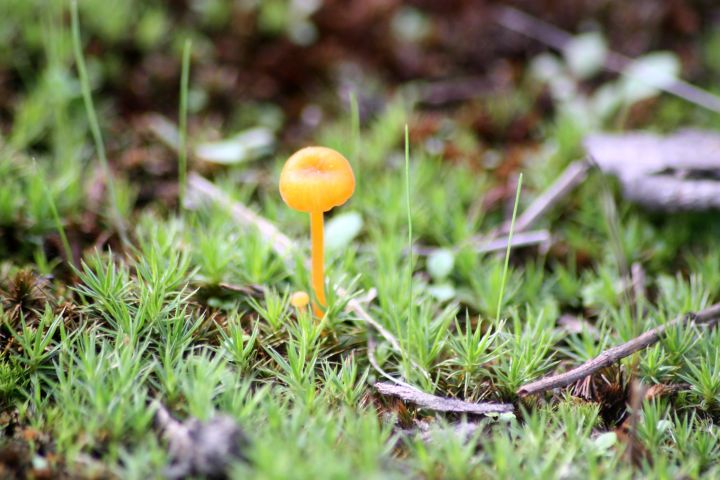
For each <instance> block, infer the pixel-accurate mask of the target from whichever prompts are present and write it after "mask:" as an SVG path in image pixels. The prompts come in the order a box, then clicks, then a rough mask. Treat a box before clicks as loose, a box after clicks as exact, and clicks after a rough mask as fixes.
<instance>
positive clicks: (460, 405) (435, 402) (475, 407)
mask: <svg viewBox="0 0 720 480" xmlns="http://www.w3.org/2000/svg"><path fill="white" fill-rule="evenodd" d="M375 388H377V390H378V392H380V393H381V394H382V395H388V396H392V397H397V398H400V399H401V400H403V401H405V402H410V403H414V404H415V405H417V406H419V407H421V408H426V409H428V410H434V411H437V412H454V413H472V414H475V415H487V414H488V413H506V412H512V411H513V410H514V408H515V407H513V405H512V404H511V403H470V402H465V401H463V400H458V399H456V398H443V397H438V396H437V395H430V394H429V393H425V392H422V391H420V390H418V389H417V388H414V387H411V386H409V385H394V384H392V383H384V382H378V383H376V384H375Z"/></svg>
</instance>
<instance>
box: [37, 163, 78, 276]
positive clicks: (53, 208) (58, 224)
mask: <svg viewBox="0 0 720 480" xmlns="http://www.w3.org/2000/svg"><path fill="white" fill-rule="evenodd" d="M33 170H35V171H36V172H37V171H38V168H37V164H36V162H35V159H33ZM46 184H47V182H46ZM44 190H45V198H46V200H47V202H48V206H49V207H50V214H51V215H52V217H53V222H54V223H55V228H56V229H57V232H58V235H60V242H61V243H62V246H63V250H64V251H65V258H66V261H67V262H68V264H69V265H73V264H74V260H75V259H74V258H73V252H72V248H70V242H68V239H67V235H66V234H65V227H63V224H62V220H61V219H60V214H59V213H58V210H57V205H55V199H54V198H53V196H52V195H50V189H49V188H45V189H44Z"/></svg>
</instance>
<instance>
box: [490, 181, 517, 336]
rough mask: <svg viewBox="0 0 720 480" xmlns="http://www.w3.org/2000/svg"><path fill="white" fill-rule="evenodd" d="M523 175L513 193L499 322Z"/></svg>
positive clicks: (499, 303) (499, 301)
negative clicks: (513, 203)
mask: <svg viewBox="0 0 720 480" xmlns="http://www.w3.org/2000/svg"><path fill="white" fill-rule="evenodd" d="M522 179H523V174H522V173H520V176H519V177H518V183H517V191H516V192H515V205H514V206H513V214H512V220H510V231H509V232H508V244H507V250H505V265H504V266H503V274H502V282H501V283H500V295H499V297H498V306H497V314H496V315H495V320H496V321H498V322H499V321H500V312H501V310H502V307H503V297H504V296H505V283H506V282H507V273H508V267H509V265H510V249H511V248H512V237H513V230H515V218H516V217H517V211H518V204H519V203H520V191H521V190H522Z"/></svg>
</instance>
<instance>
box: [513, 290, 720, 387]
mask: <svg viewBox="0 0 720 480" xmlns="http://www.w3.org/2000/svg"><path fill="white" fill-rule="evenodd" d="M719 320H720V303H716V304H715V305H712V306H710V307H708V308H706V309H704V310H702V311H700V312H698V313H696V314H693V313H688V314H685V315H681V316H679V317H677V318H676V319H674V320H672V321H670V322H667V323H665V324H663V325H660V326H657V327H655V328H653V329H651V330H648V331H647V332H645V333H643V334H642V335H640V336H638V337H636V338H634V339H632V340H630V341H629V342H625V343H623V344H622V345H618V346H616V347H612V348H610V349H608V350H605V351H604V352H602V353H601V354H600V355H598V356H597V357H595V358H593V359H591V360H588V361H587V362H585V363H583V364H582V365H580V366H578V367H575V368H573V369H572V370H570V371H568V372H565V373H560V374H558V375H551V376H549V377H545V378H541V379H540V380H537V381H535V382H531V383H527V384H525V385H523V386H522V387H520V388H519V389H518V391H517V395H518V396H519V397H526V396H528V395H534V394H536V393H541V392H545V391H547V390H552V389H553V388H560V387H566V386H568V385H570V384H572V383H575V382H577V381H578V380H581V379H583V378H585V377H587V376H589V375H592V374H593V373H595V372H597V371H599V370H602V369H603V368H606V367H609V366H610V365H612V364H613V363H615V362H617V361H618V360H620V359H623V358H625V357H627V356H630V355H632V354H633V353H635V352H637V351H639V350H642V349H644V348H647V347H649V346H650V345H653V344H655V343H657V342H658V341H659V340H660V339H661V338H662V337H663V335H665V332H666V331H667V330H668V329H670V328H675V327H678V326H685V325H686V324H692V325H707V326H710V327H712V326H714V325H715V324H716V323H717V322H718V321H719Z"/></svg>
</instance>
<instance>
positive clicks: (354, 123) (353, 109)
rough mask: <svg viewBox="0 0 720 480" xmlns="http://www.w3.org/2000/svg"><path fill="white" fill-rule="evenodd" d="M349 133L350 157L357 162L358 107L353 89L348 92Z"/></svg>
mask: <svg viewBox="0 0 720 480" xmlns="http://www.w3.org/2000/svg"><path fill="white" fill-rule="evenodd" d="M350 134H351V135H352V142H353V155H352V158H353V159H354V160H355V161H356V162H357V160H358V159H357V157H358V154H359V153H360V108H359V107H358V100H357V95H356V94H355V91H352V92H350Z"/></svg>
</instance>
